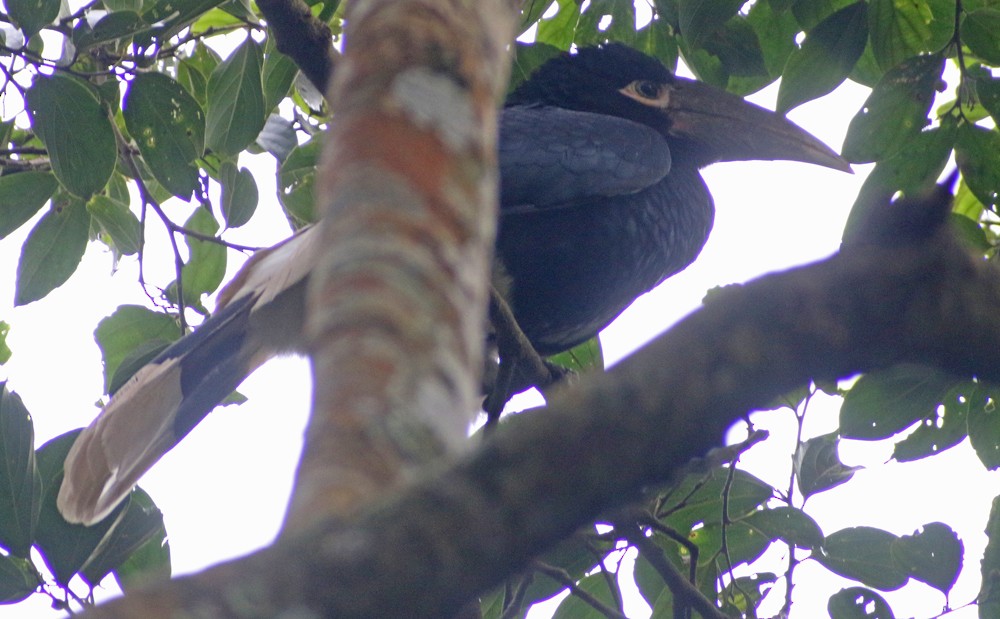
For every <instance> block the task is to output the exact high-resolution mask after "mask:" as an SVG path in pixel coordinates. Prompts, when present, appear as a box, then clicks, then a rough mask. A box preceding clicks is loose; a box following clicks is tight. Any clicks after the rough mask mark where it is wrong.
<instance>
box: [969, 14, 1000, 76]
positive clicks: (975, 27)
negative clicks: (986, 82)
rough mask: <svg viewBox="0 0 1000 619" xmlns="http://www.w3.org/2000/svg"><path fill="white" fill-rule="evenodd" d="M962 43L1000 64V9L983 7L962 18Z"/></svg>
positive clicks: (979, 54) (995, 63) (978, 54)
mask: <svg viewBox="0 0 1000 619" xmlns="http://www.w3.org/2000/svg"><path fill="white" fill-rule="evenodd" d="M961 33H962V43H965V44H966V45H968V46H969V49H970V50H972V53H973V54H975V55H976V56H979V57H980V58H982V59H983V60H985V61H986V62H989V63H990V64H993V65H1000V10H997V9H995V8H983V9H978V10H976V11H972V12H970V13H969V14H968V15H966V16H965V19H963V20H962V28H961Z"/></svg>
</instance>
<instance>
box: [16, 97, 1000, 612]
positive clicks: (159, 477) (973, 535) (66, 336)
mask: <svg viewBox="0 0 1000 619" xmlns="http://www.w3.org/2000/svg"><path fill="white" fill-rule="evenodd" d="M953 86H954V84H949V87H953ZM776 95H777V87H776V85H772V86H771V87H770V88H768V89H766V90H764V91H762V92H761V93H758V94H756V95H754V96H752V97H750V99H751V100H752V101H754V102H757V103H758V104H761V105H763V106H765V107H768V108H770V109H773V108H774V100H775V98H776ZM867 95H868V90H867V89H866V88H863V87H860V86H857V85H854V84H852V83H848V84H845V85H844V86H843V87H841V88H840V89H838V90H837V91H836V92H835V93H834V94H832V95H830V96H827V97H825V98H823V99H821V100H818V101H815V102H811V103H809V104H806V105H804V106H802V107H800V108H798V109H796V110H794V111H792V112H791V113H790V114H789V117H790V118H791V119H792V120H794V121H795V122H797V123H798V124H799V125H801V126H802V127H804V128H805V129H807V130H808V131H810V132H811V133H813V134H814V135H816V136H817V137H819V138H820V139H822V140H823V141H824V142H826V143H827V144H829V145H830V146H831V147H833V148H834V149H835V150H839V148H840V145H841V144H842V143H843V138H844V135H845V133H846V129H847V124H848V122H849V121H850V119H851V117H852V116H853V114H854V113H855V112H856V111H857V110H858V109H859V108H860V106H861V104H862V103H863V101H864V99H865V97H867ZM241 162H242V163H243V164H244V165H251V166H252V168H253V170H254V172H255V176H256V179H257V183H258V186H259V188H260V195H261V206H260V207H259V211H258V215H257V216H256V217H255V218H254V220H253V221H252V222H251V223H250V224H248V225H247V226H246V227H245V228H243V229H240V230H237V231H233V232H230V233H227V234H226V238H227V239H228V240H231V241H233V242H237V243H247V244H252V245H269V244H272V243H274V242H276V241H278V240H280V239H281V238H284V237H285V236H287V235H288V234H289V230H288V227H287V225H286V224H285V223H284V220H283V218H282V217H281V216H280V214H279V209H278V207H277V205H276V204H273V202H274V201H275V198H274V195H275V190H274V163H273V159H271V158H270V157H268V156H258V157H247V158H245V159H244V160H242V161H241ZM869 167H870V166H856V167H855V171H856V174H855V175H853V176H851V175H847V174H843V173H839V172H835V171H832V170H827V169H825V168H819V167H816V166H809V165H806V164H791V163H771V162H751V163H738V164H736V163H730V164H719V165H716V166H713V167H711V168H709V169H708V170H706V171H705V173H704V176H705V178H706V181H707V182H708V185H709V187H710V188H711V190H712V193H713V195H714V196H715V200H716V207H717V216H716V223H715V229H714V231H713V233H712V236H711V238H710V240H709V242H708V245H707V246H706V248H705V250H704V252H703V253H702V255H701V256H700V257H699V259H698V260H697V261H696V262H695V264H694V265H692V266H691V267H690V268H688V269H687V270H686V271H684V272H683V273H681V274H679V275H677V276H675V277H674V278H671V279H670V280H668V281H667V282H666V283H665V284H664V285H662V286H660V287H659V288H658V289H656V290H655V291H653V292H651V293H649V294H647V295H645V296H643V297H642V298H640V299H639V300H638V301H637V302H636V303H635V304H634V305H633V306H632V307H631V308H629V310H627V311H626V312H625V313H624V314H623V315H622V316H621V317H620V318H619V319H618V320H617V321H616V322H615V323H614V324H613V325H611V326H610V327H609V328H608V329H607V330H606V331H605V333H604V334H603V336H602V340H603V342H604V344H605V351H606V354H607V357H608V359H609V360H615V359H618V358H621V357H622V356H624V355H626V354H628V352H630V351H631V350H634V349H635V348H636V347H637V346H639V345H641V344H642V343H643V342H645V341H648V339H650V338H651V337H654V336H655V335H656V334H657V333H659V332H661V331H663V330H665V329H666V328H668V327H669V326H670V325H671V324H673V323H674V322H676V321H677V320H679V319H680V318H682V317H683V316H684V315H685V314H687V313H689V312H690V311H691V310H693V309H694V308H696V307H697V306H698V305H699V304H700V302H701V299H702V298H703V296H704V294H705V292H706V291H707V290H708V289H710V288H712V287H715V286H719V285H724V284H729V283H734V282H743V281H746V280H749V279H752V278H753V277H756V276H757V275H760V274H762V273H767V272H771V271H776V270H781V269H784V268H787V267H790V266H795V265H800V264H803V263H807V262H810V261H813V260H817V259H821V258H823V257H826V256H828V255H830V254H831V253H833V252H835V251H836V249H837V247H838V245H839V242H840V232H841V230H842V229H843V224H844V222H845V220H846V217H847V213H848V211H849V208H850V206H851V204H852V203H853V201H854V198H855V195H856V193H857V191H858V188H859V187H860V185H861V182H862V181H863V180H864V177H865V175H866V174H867V172H868V170H869ZM186 212H187V211H183V212H182V211H181V210H180V209H177V210H175V211H174V212H173V214H174V215H175V217H174V218H175V221H183V220H184V219H185V218H186ZM36 219H37V218H36ZM34 221H35V220H32V222H31V223H29V224H27V225H25V226H24V227H23V228H22V229H21V230H19V231H18V232H17V233H15V234H13V235H11V236H10V237H8V238H7V239H5V240H3V241H2V242H0V263H2V264H4V265H7V270H6V273H7V275H6V276H4V277H3V278H0V320H6V321H8V322H9V323H11V325H12V329H11V334H10V337H9V339H8V342H9V344H10V346H11V348H12V349H13V353H14V356H13V357H12V359H11V361H10V362H9V363H8V364H6V365H5V366H0V377H5V378H6V379H7V380H8V381H9V382H8V388H10V389H12V390H14V391H16V392H17V393H18V394H19V395H20V396H21V397H22V398H23V399H24V402H25V404H26V406H27V407H28V409H29V410H30V411H31V413H32V414H33V416H34V420H35V430H36V442H37V444H39V445H40V444H41V443H43V442H44V441H46V440H48V439H50V438H52V437H53V436H56V435H58V434H61V433H62V432H65V431H67V430H69V429H71V428H74V427H78V426H81V425H85V424H86V423H87V422H89V420H90V419H91V418H92V417H93V416H94V415H96V413H97V409H96V408H95V406H94V402H96V401H97V400H98V398H100V397H101V393H102V376H101V363H100V352H99V350H98V348H97V345H96V344H95V342H94V340H93V330H94V328H96V326H97V323H98V321H99V320H100V319H101V318H103V317H105V316H107V315H109V314H111V312H112V311H114V309H115V308H116V307H117V306H118V305H119V304H122V303H140V304H146V303H147V302H148V301H147V299H146V297H145V295H143V294H142V292H141V290H140V289H139V286H138V284H137V272H138V270H137V265H136V262H135V260H134V258H129V259H125V260H123V261H122V263H121V265H120V267H119V269H118V271H117V273H115V274H114V276H113V277H111V278H110V279H109V277H108V275H109V273H110V271H111V269H112V259H111V256H110V254H109V253H107V252H105V251H102V250H101V248H100V247H99V246H98V245H92V246H91V247H90V248H89V249H88V252H87V255H86V257H85V259H84V262H83V263H82V264H81V266H80V269H79V270H78V272H77V273H76V275H74V277H73V278H72V279H71V280H70V281H69V282H68V283H67V284H66V285H64V286H63V287H61V288H60V289H58V290H56V291H55V292H53V293H52V294H50V295H49V296H48V297H46V298H45V299H43V300H41V301H38V302H36V303H33V304H31V305H29V306H27V307H22V308H13V307H12V306H11V303H12V299H13V286H14V281H13V273H14V266H15V265H16V262H17V258H18V254H19V251H20V246H21V244H22V242H23V240H24V237H25V235H26V234H27V232H28V231H29V230H30V229H31V227H32V225H33V222H34ZM152 230H153V232H152V233H150V234H149V242H150V243H151V244H152V247H151V250H150V255H167V254H164V253H162V252H161V253H159V254H157V252H158V251H160V250H162V251H166V238H165V236H164V234H163V233H162V231H160V230H158V229H157V228H156V227H155V226H154V227H153V228H152ZM230 259H231V264H230V272H231V273H232V272H234V271H235V268H236V266H237V263H238V262H240V261H241V260H242V259H241V258H240V255H239V254H238V253H235V252H231V253H230ZM166 262H167V263H166V264H160V265H157V264H155V263H154V262H152V261H147V263H146V265H145V268H146V277H147V280H148V281H152V282H157V283H160V284H164V285H165V284H166V283H168V282H169V281H171V280H172V278H173V270H172V269H173V267H172V264H170V263H169V262H170V261H166ZM679 354H683V351H679ZM309 389H310V386H309V380H308V369H307V365H306V363H305V361H304V360H302V359H296V358H286V359H280V360H276V361H273V362H271V363H270V364H268V365H267V366H265V367H264V368H262V369H261V370H259V371H258V372H257V373H255V374H254V375H253V376H252V377H251V378H250V379H249V380H248V381H247V382H246V383H245V384H244V385H243V386H242V387H241V389H240V391H241V392H242V393H244V394H245V395H247V396H248V397H249V398H250V400H249V402H247V403H246V404H244V405H242V406H238V407H226V408H221V409H217V410H216V411H215V412H214V413H213V414H212V415H210V416H209V417H208V418H207V419H206V421H205V422H203V423H202V424H201V425H200V426H199V427H198V428H196V429H195V430H194V431H193V432H192V433H191V435H190V436H189V437H188V438H187V439H186V440H185V441H184V442H183V443H182V444H181V445H180V446H179V447H178V448H176V449H175V450H174V451H173V452H171V453H170V454H168V455H167V456H166V457H165V458H164V459H163V460H162V461H161V462H160V463H159V464H158V465H157V466H156V467H154V469H153V470H152V471H151V472H150V473H149V474H148V475H147V476H146V477H145V478H144V479H143V480H142V482H141V485H142V486H143V487H144V488H145V489H146V490H147V491H148V492H149V493H150V494H151V495H152V497H153V499H154V500H155V501H156V502H157V504H158V505H159V507H160V508H161V509H162V510H163V513H164V519H165V522H166V526H167V531H168V533H169V535H170V539H171V552H172V557H173V564H174V570H175V573H177V574H183V573H189V572H193V571H197V570H200V569H203V568H204V567H207V566H209V565H212V564H214V563H217V562H219V561H221V560H224V559H227V558H231V557H236V556H240V555H242V554H245V553H247V552H250V551H252V550H254V549H256V548H259V547H261V546H263V545H266V544H267V543H269V542H270V541H271V540H272V539H273V537H274V535H275V533H276V532H277V530H278V527H279V526H280V523H281V518H282V515H283V512H284V507H285V503H286V500H287V497H288V494H289V491H290V482H291V478H292V474H293V471H294V467H295V464H296V460H297V457H298V451H299V449H300V447H301V435H302V430H303V427H304V424H305V419H306V414H307V408H308V404H309ZM836 412H837V402H836V401H834V400H833V399H832V398H828V399H826V401H825V402H817V403H814V404H813V407H812V409H811V412H810V415H809V417H808V418H807V422H806V436H812V435H818V434H822V433H825V432H829V431H831V430H833V429H834V428H835V426H836V422H837V418H836ZM755 423H757V424H758V427H761V428H765V429H768V430H770V431H771V432H772V437H771V439H769V440H768V441H767V442H765V443H764V444H762V445H758V446H757V447H755V448H754V449H753V450H751V451H750V452H749V453H748V454H747V455H746V456H745V457H744V460H743V464H744V465H745V467H746V468H747V469H748V470H750V471H751V472H752V473H754V474H755V475H758V476H759V477H762V478H763V479H765V480H766V481H768V482H770V483H772V484H774V485H776V486H778V487H784V486H786V485H787V480H788V471H789V468H790V465H791V460H790V458H791V453H792V450H793V447H794V439H795V433H794V422H793V420H792V417H791V415H790V414H788V413H787V412H767V413H761V414H759V415H757V417H756V418H755ZM890 453H891V446H884V445H882V446H878V445H875V446H873V445H867V444H857V445H847V446H845V447H844V449H842V456H843V458H844V460H845V461H846V462H847V463H848V464H863V465H865V466H866V467H867V468H866V469H865V470H863V471H861V472H859V473H857V474H856V475H855V478H854V479H853V480H852V481H851V483H849V484H846V485H844V486H841V487H839V488H837V489H835V490H832V491H830V492H827V493H823V494H821V495H818V496H816V497H814V498H812V499H811V500H810V501H809V503H808V505H807V507H806V510H807V512H808V513H809V514H810V515H812V516H813V517H814V518H815V519H816V520H817V521H818V522H819V524H820V526H821V527H822V528H823V531H824V533H827V534H829V533H831V532H833V531H835V530H838V529H840V528H844V527H848V526H857V525H871V526H878V527H881V528H885V529H887V530H889V531H892V532H894V533H896V534H900V535H902V534H911V533H913V532H914V531H915V530H916V529H918V528H919V527H920V526H922V525H923V524H925V523H929V522H934V521H942V522H945V523H947V524H949V525H951V526H953V527H955V528H956V529H957V531H958V534H959V536H960V537H961V539H962V541H963V542H964V543H965V548H966V565H965V567H964V569H963V572H962V575H961V577H960V579H959V582H958V584H957V585H956V588H955V590H954V595H953V596H952V600H951V601H952V604H953V605H961V604H965V603H967V602H969V601H970V600H972V599H974V597H975V595H976V592H977V591H978V586H979V577H978V569H979V564H978V561H979V559H980V558H981V555H982V548H983V547H984V545H985V542H986V539H985V535H984V534H983V533H982V530H983V528H984V526H985V524H986V516H987V514H988V510H989V506H990V502H991V501H992V499H993V497H994V496H996V495H997V494H1000V482H998V478H997V475H996V474H995V473H988V472H986V471H984V470H983V467H982V465H980V464H979V462H978V460H976V459H975V456H974V455H973V454H972V450H971V448H969V446H968V443H967V442H965V443H963V444H962V445H961V446H959V447H957V448H955V449H952V450H950V451H948V452H946V453H945V454H943V455H940V456H937V457H935V458H934V459H932V460H929V461H926V462H919V463H911V464H904V465H900V464H895V463H885V462H886V460H887V459H888V457H889V454H890ZM782 557H783V554H782V552H781V551H779V550H777V549H772V550H771V551H769V553H768V555H766V557H765V559H767V560H772V561H778V563H775V564H772V567H771V568H769V569H770V570H772V571H778V572H779V573H780V571H781V570H782V568H783V566H784V565H785V564H786V562H785V560H784V559H783V558H782ZM828 575H829V572H827V571H826V570H825V569H824V568H822V567H819V566H818V565H815V564H813V563H810V562H806V563H803V564H802V565H800V566H799V567H798V569H797V580H796V582H798V583H800V584H799V585H798V587H797V589H796V591H795V593H796V601H797V606H796V608H795V612H794V613H793V617H795V616H797V617H821V616H825V609H826V601H827V598H828V597H829V595H831V594H832V593H834V592H836V591H837V590H839V589H840V588H842V587H844V586H851V585H852V584H855V583H852V582H851V581H847V580H845V579H840V578H838V577H832V576H828ZM884 596H885V597H886V598H887V599H888V600H889V601H890V603H891V604H892V605H893V609H894V610H895V611H896V613H897V616H900V617H906V616H915V617H929V616H932V615H934V614H936V613H938V612H940V609H941V608H942V607H943V606H944V604H945V600H944V599H943V596H941V594H940V593H938V592H936V591H935V590H933V589H931V588H930V587H927V586H925V585H922V584H920V583H917V584H914V585H910V586H908V587H905V588H904V589H902V590H901V591H899V592H895V593H887V594H884ZM772 597H773V599H772V600H771V602H772V604H773V606H769V607H768V608H770V612H772V613H773V612H777V609H778V608H779V607H780V604H781V600H782V599H783V594H782V593H780V592H776V593H775V594H774V595H773V596H772ZM631 604H632V605H630V607H629V608H628V611H629V615H630V616H631V617H644V616H647V615H648V609H645V610H643V604H642V603H641V601H639V602H632V603H631ZM644 613H645V614H644ZM54 614H55V613H54V611H52V610H51V609H50V608H49V604H48V600H47V598H44V597H42V596H35V598H34V599H33V600H32V601H31V602H26V603H22V604H19V605H15V606H9V607H3V608H2V609H0V615H2V616H3V617H24V618H28V617H32V618H34V617H52V616H54ZM536 616H542V613H538V614H537V615H536ZM948 616H949V617H953V618H956V619H969V618H971V617H975V616H976V613H975V609H973V608H967V609H964V610H961V611H957V612H954V613H952V614H950V615H948Z"/></svg>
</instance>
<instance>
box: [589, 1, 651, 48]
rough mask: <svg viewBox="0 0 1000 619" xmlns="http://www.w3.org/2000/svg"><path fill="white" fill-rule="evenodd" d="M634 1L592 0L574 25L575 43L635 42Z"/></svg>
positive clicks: (630, 43)
mask: <svg viewBox="0 0 1000 619" xmlns="http://www.w3.org/2000/svg"><path fill="white" fill-rule="evenodd" d="M635 36H636V33H635V2H633V1H632V0H592V1H591V2H590V3H588V4H587V5H586V7H585V8H584V10H583V12H582V13H581V14H580V20H579V22H577V25H576V36H575V39H576V44H577V45H597V44H599V43H603V42H604V41H609V40H610V41H619V42H621V43H625V44H627V45H632V44H633V43H634V42H635Z"/></svg>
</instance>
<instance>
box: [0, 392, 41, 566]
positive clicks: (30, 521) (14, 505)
mask: <svg viewBox="0 0 1000 619" xmlns="http://www.w3.org/2000/svg"><path fill="white" fill-rule="evenodd" d="M0 488H2V491H0V546H3V548H4V549H6V550H8V551H10V553H11V554H14V555H16V556H18V557H21V558H24V559H27V558H29V551H30V550H31V544H32V541H33V540H34V534H35V525H36V524H37V522H38V510H39V508H40V507H41V500H42V480H41V478H40V477H39V475H38V469H37V468H36V466H35V430H34V425H33V424H32V422H31V414H30V413H29V412H28V409H27V408H25V406H24V403H23V402H21V398H20V397H19V396H18V395H17V394H16V393H14V392H12V391H8V390H7V384H6V383H0Z"/></svg>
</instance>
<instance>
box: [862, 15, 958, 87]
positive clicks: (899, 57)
mask: <svg viewBox="0 0 1000 619" xmlns="http://www.w3.org/2000/svg"><path fill="white" fill-rule="evenodd" d="M954 11H955V3H954V2H953V1H950V0H927V1H922V2H897V1H896V0H870V2H869V10H868V19H869V30H870V31H871V41H872V51H873V52H874V54H875V60H876V61H877V62H878V64H879V66H881V67H882V68H883V69H886V70H888V69H891V68H892V67H895V66H896V65H898V64H899V63H900V62H902V61H904V60H906V59H907V58H911V57H913V56H916V55H917V54H918V53H920V52H937V51H940V50H941V48H943V47H944V46H945V45H947V43H948V42H949V40H950V39H951V35H952V28H953V25H954Z"/></svg>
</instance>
